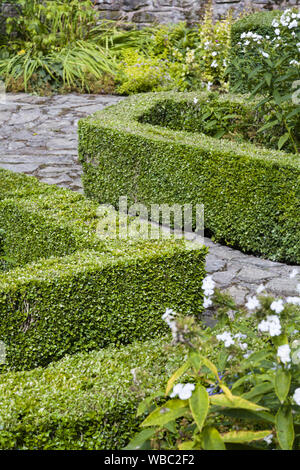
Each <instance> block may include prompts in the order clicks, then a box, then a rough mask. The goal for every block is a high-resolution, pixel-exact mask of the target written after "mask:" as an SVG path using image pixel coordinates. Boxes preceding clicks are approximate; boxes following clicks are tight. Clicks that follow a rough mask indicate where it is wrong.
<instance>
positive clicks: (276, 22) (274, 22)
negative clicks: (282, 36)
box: [272, 20, 279, 28]
mask: <svg viewBox="0 0 300 470" xmlns="http://www.w3.org/2000/svg"><path fill="white" fill-rule="evenodd" d="M272 26H273V28H278V26H279V23H278V21H276V20H273V21H272Z"/></svg>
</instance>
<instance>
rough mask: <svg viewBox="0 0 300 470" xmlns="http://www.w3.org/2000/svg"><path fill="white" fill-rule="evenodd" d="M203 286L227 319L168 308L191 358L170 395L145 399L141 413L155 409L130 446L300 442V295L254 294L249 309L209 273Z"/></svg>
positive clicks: (284, 445) (285, 445)
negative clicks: (209, 319)
mask: <svg viewBox="0 0 300 470" xmlns="http://www.w3.org/2000/svg"><path fill="white" fill-rule="evenodd" d="M299 286H300V285H299ZM203 288H204V292H206V295H207V301H210V304H212V303H213V302H214V303H216V302H217V303H219V306H220V310H219V319H220V320H221V322H220V323H219V324H218V326H217V327H215V329H214V330H212V331H211V330H210V329H205V328H203V326H202V327H199V326H198V327H197V326H195V324H194V322H193V320H188V319H185V320H181V321H180V319H179V318H178V316H176V313H175V312H174V311H171V310H168V311H167V312H166V314H165V316H164V318H165V320H166V321H167V323H168V324H169V326H170V327H171V329H172V334H173V341H176V342H181V343H183V344H185V345H186V346H187V349H188V357H187V360H184V361H182V363H181V365H180V368H179V369H177V371H175V372H174V373H173V375H172V376H171V378H170V379H169V381H168V384H167V387H166V391H165V397H164V398H163V394H162V393H157V394H156V395H154V396H153V395H152V396H150V397H148V398H147V399H146V400H145V401H144V402H142V403H141V404H140V405H139V408H138V416H140V415H141V413H145V411H148V413H149V415H148V416H147V417H146V419H145V420H144V421H143V423H142V424H141V426H142V427H143V428H145V429H144V430H143V431H142V432H141V433H139V434H138V435H136V436H135V437H134V439H133V440H132V442H131V443H130V444H129V445H128V446H127V447H126V449H131V450H132V449H137V448H141V447H143V446H145V444H147V443H148V445H152V448H156V449H157V448H159V449H174V448H178V449H180V450H226V449H231V450H239V449H243V450H245V449H260V450H269V449H283V450H292V449H295V450H296V449H299V448H300V420H299V406H300V369H299V363H300V356H299V354H300V336H299V325H300V321H299V318H300V317H299V306H300V298H299V297H294V298H289V299H287V302H286V303H285V302H284V301H283V300H282V299H279V300H274V299H272V298H270V297H268V296H261V297H259V299H258V298H257V297H256V296H253V297H250V298H249V299H248V301H247V303H246V305H245V310H246V312H245V310H244V309H243V310H242V311H241V310H240V309H238V308H237V307H236V306H235V304H234V302H233V301H232V300H231V299H230V298H225V299H224V298H222V296H220V294H218V293H215V294H213V290H214V282H213V280H212V278H211V277H208V278H206V279H205V280H204V282H203ZM259 290H260V292H262V291H263V290H264V286H260V287H259ZM297 306H298V307H297ZM245 313H246V314H247V315H245ZM247 316H248V320H245V317H246V318H247ZM249 317H250V318H249ZM247 323H248V324H247ZM249 343H251V344H249ZM214 349H217V351H218V356H217V358H216V357H215V358H214V359H213V358H212V356H216V354H214V353H212V351H213V350H214ZM178 380H180V381H181V383H178ZM176 382H177V383H176ZM158 399H159V402H160V403H159V402H158Z"/></svg>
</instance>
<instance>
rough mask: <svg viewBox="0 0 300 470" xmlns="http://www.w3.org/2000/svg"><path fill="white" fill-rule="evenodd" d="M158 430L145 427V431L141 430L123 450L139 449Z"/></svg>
mask: <svg viewBox="0 0 300 470" xmlns="http://www.w3.org/2000/svg"><path fill="white" fill-rule="evenodd" d="M155 432H156V430H155V429H143V431H141V432H139V433H138V434H136V435H135V436H134V438H133V439H132V440H131V441H130V442H129V444H128V445H127V446H126V447H124V449H123V450H137V449H140V448H141V447H142V445H143V444H145V442H146V441H148V440H149V439H150V438H151V437H152V436H154V434H155Z"/></svg>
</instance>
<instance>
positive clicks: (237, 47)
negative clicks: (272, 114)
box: [228, 10, 281, 93]
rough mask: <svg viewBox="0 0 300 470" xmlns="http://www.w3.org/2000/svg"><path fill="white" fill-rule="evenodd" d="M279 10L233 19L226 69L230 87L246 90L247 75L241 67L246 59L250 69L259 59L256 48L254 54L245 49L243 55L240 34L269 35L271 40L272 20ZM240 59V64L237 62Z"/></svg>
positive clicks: (277, 15) (272, 31)
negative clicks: (228, 67)
mask: <svg viewBox="0 0 300 470" xmlns="http://www.w3.org/2000/svg"><path fill="white" fill-rule="evenodd" d="M280 15H281V12H280V11H278V10H274V11H269V12H258V13H254V14H252V15H247V16H244V17H243V18H241V19H239V20H237V21H235V22H234V23H233V24H232V27H231V49H230V55H229V63H230V65H231V66H232V65H234V67H230V70H228V73H229V81H230V88H231V89H233V88H234V90H235V91H238V92H240V93H247V92H248V85H247V80H248V76H247V73H245V70H244V69H243V67H242V64H244V65H245V62H246V61H247V66H252V70H253V69H254V68H255V66H257V65H259V63H260V61H261V57H262V56H261V55H260V54H259V50H258V48H257V49H256V51H253V52H255V53H254V54H251V51H250V50H249V51H247V54H246V56H245V52H246V51H245V50H244V47H243V44H242V43H241V36H242V35H247V34H249V32H252V33H254V34H257V35H259V36H262V37H263V38H267V37H269V38H270V39H271V40H272V39H274V28H273V26H272V21H273V20H274V19H275V20H276V19H278V18H279V16H280ZM240 61H241V66H238V64H239V63H240Z"/></svg>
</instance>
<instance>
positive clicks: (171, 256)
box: [0, 172, 207, 369]
mask: <svg viewBox="0 0 300 470" xmlns="http://www.w3.org/2000/svg"><path fill="white" fill-rule="evenodd" d="M1 175H4V179H5V178H8V179H9V177H11V178H13V176H12V175H11V174H7V173H3V172H1V173H0V182H1ZM18 178H19V177H18V176H17V181H18V182H19V181H20V180H18ZM22 181H24V186H23V190H24V191H25V193H23V195H24V196H26V197H22V196H21V195H20V190H19V188H18V187H16V191H17V196H16V197H14V192H13V185H10V186H8V191H9V196H10V199H2V200H1V201H0V228H1V229H2V230H3V229H4V243H3V244H2V250H4V254H5V255H6V256H8V257H12V258H13V261H14V264H17V265H19V266H18V267H17V268H15V269H11V270H10V271H8V272H5V273H2V274H1V275H0V340H2V341H4V342H5V344H6V345H7V366H8V367H9V368H12V369H20V368H24V369H29V368H32V367H36V366H39V365H46V364H48V363H49V362H51V361H55V360H58V359H61V358H62V357H63V356H64V355H65V354H67V353H75V352H78V351H89V350H92V349H98V348H102V347H106V346H107V345H108V344H115V345H119V344H122V343H123V344H127V343H130V342H132V341H134V340H138V339H139V340H145V339H148V338H151V337H155V336H159V335H161V333H162V332H164V331H166V329H167V327H166V325H165V323H164V322H163V320H162V318H161V316H162V314H163V313H164V311H165V309H166V308H167V307H171V308H174V309H175V310H178V311H181V312H184V313H187V314H194V315H198V314H200V313H201V311H202V292H201V280H202V279H203V277H204V275H205V269H204V263H205V255H206V252H207V249H206V248H205V247H203V246H200V247H199V245H196V246H195V245H192V246H188V245H187V244H186V243H184V242H183V241H182V240H172V239H169V240H161V241H151V240H142V239H138V238H137V239H128V240H118V239H116V240H113V239H107V240H103V239H101V238H99V237H98V236H97V233H96V228H97V224H98V222H99V221H100V217H101V216H100V215H99V216H98V215H97V204H96V203H95V202H92V201H88V200H87V199H85V198H84V197H83V196H82V195H80V194H76V193H72V192H71V191H67V190H54V191H53V189H52V187H50V186H45V185H41V190H42V192H41V193H39V188H38V184H37V181H35V180H32V179H28V180H26V178H22ZM31 183H32V184H33V188H34V193H35V194H34V195H33V196H32V197H31V198H28V195H29V194H30V192H29V187H30V185H31ZM26 184H28V193H27V192H26V191H27V190H26V189H24V188H26ZM35 189H36V191H35ZM3 195H4V196H5V192H4V191H3ZM26 263H29V264H26ZM183 293H184V294H183Z"/></svg>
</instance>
